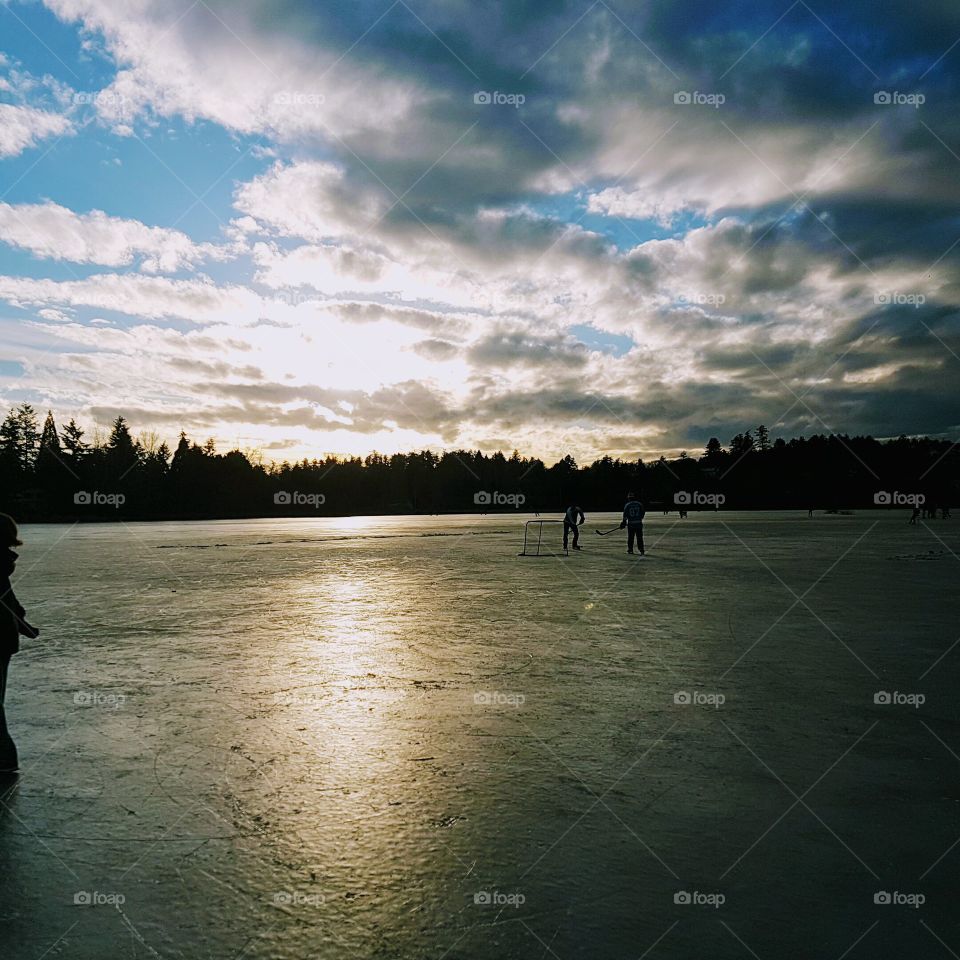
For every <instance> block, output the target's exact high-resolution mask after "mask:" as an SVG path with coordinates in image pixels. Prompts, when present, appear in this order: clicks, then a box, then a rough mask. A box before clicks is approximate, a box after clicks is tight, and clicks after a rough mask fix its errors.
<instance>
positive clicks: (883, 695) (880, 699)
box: [873, 690, 893, 703]
mask: <svg viewBox="0 0 960 960" xmlns="http://www.w3.org/2000/svg"><path fill="white" fill-rule="evenodd" d="M873 702H874V703H893V697H892V696H891V695H890V693H889V692H888V691H886V690H878V691H877V692H876V693H875V694H874V695H873Z"/></svg>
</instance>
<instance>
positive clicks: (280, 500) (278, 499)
mask: <svg viewBox="0 0 960 960" xmlns="http://www.w3.org/2000/svg"><path fill="white" fill-rule="evenodd" d="M292 501H293V498H292V497H291V496H290V494H289V493H287V491H286V490H278V491H277V492H276V493H275V494H274V495H273V502H274V503H276V504H278V505H283V504H290V503H291V502H292Z"/></svg>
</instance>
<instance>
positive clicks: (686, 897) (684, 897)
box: [673, 890, 692, 904]
mask: <svg viewBox="0 0 960 960" xmlns="http://www.w3.org/2000/svg"><path fill="white" fill-rule="evenodd" d="M673 902H674V903H681V904H687V903H691V902H692V900H691V897H690V894H689V893H688V892H687V891H686V890H678V891H677V892H676V893H675V894H674V895H673Z"/></svg>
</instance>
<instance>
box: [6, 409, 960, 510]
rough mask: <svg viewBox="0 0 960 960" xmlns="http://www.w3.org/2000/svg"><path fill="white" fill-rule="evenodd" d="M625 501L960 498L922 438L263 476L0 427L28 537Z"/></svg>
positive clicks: (829, 439)
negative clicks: (32, 532)
mask: <svg viewBox="0 0 960 960" xmlns="http://www.w3.org/2000/svg"><path fill="white" fill-rule="evenodd" d="M628 491H634V492H636V493H637V494H638V495H639V496H640V497H641V498H642V499H643V500H644V501H645V502H646V503H647V505H648V507H649V508H652V509H660V508H663V509H677V508H678V507H683V508H685V509H688V510H696V509H714V508H723V509H786V508H790V509H800V508H802V509H819V510H840V509H852V508H858V507H860V508H862V507H873V506H876V505H881V506H891V507H904V506H910V505H912V504H913V503H915V502H922V503H924V504H925V505H926V506H928V507H929V506H940V507H941V508H942V507H949V505H950V504H951V503H952V502H953V501H954V500H956V499H957V494H958V492H960V448H958V446H957V445H956V443H954V442H952V441H949V440H943V439H932V438H929V437H919V438H918V437H910V438H908V437H902V436H901V437H898V438H896V439H892V440H883V441H880V440H876V439H874V438H873V437H866V436H855V437H851V436H847V435H843V434H831V435H814V436H810V437H796V438H793V439H791V440H789V441H786V440H783V439H782V438H777V439H771V437H770V432H769V431H768V430H767V428H766V427H765V426H763V425H761V426H758V427H756V428H755V429H750V430H746V431H744V432H743V433H740V434H737V435H736V436H735V437H733V438H732V439H731V440H730V442H729V444H728V445H727V446H726V447H724V446H723V444H722V443H721V442H720V440H719V439H718V438H716V437H713V438H711V439H710V440H709V442H708V443H707V444H706V447H705V449H704V450H703V452H702V453H700V454H699V455H689V454H688V453H687V452H683V453H681V454H680V455H679V456H678V457H676V458H673V459H667V458H666V457H661V458H660V459H659V460H655V461H651V462H644V461H643V460H639V459H638V460H621V459H615V458H612V457H609V456H606V457H601V458H600V459H597V460H594V461H593V462H592V463H591V464H589V466H579V465H578V464H577V463H576V461H575V460H574V459H573V457H571V456H565V457H563V458H561V459H560V460H559V461H557V462H556V463H555V464H553V465H552V466H547V465H546V464H545V463H544V462H543V461H542V460H539V459H537V458H528V457H523V456H521V455H520V453H519V452H518V451H516V450H515V451H513V453H512V454H511V455H510V456H505V455H504V454H503V453H501V452H497V453H494V454H492V455H486V454H483V453H481V452H480V451H479V450H474V451H471V450H451V451H446V452H444V453H434V452H433V451H431V450H421V451H419V452H414V453H403V454H393V455H390V456H386V455H383V454H379V453H371V454H370V455H369V456H366V457H333V456H328V457H323V458H319V459H313V460H306V459H304V460H301V461H299V462H297V463H288V462H284V463H271V462H265V461H264V460H263V458H262V457H260V456H259V455H257V454H256V453H252V454H251V453H244V452H242V451H240V450H231V451H229V452H227V453H218V452H217V450H216V444H215V442H214V441H213V440H207V441H206V442H205V443H203V444H197V443H195V442H193V441H191V440H190V439H189V438H188V437H187V436H186V434H184V433H181V434H180V439H179V442H178V443H177V445H176V448H175V449H174V450H172V451H171V450H170V448H169V447H168V446H167V444H166V443H164V442H161V441H160V440H159V439H158V438H157V437H156V435H154V434H151V433H141V434H139V435H138V436H134V435H133V433H132V432H131V429H130V426H129V424H128V423H127V421H126V419H125V418H124V417H122V416H119V417H117V418H116V420H115V421H114V422H113V424H112V426H111V428H110V430H109V432H107V433H105V434H101V433H100V432H95V433H94V434H93V436H91V437H89V438H88V436H87V433H86V431H84V430H83V429H82V428H81V427H80V426H79V425H78V424H77V423H76V421H75V420H73V419H71V420H70V421H69V422H68V423H67V424H66V425H64V426H63V427H58V426H57V423H56V421H55V419H54V416H53V414H52V412H48V413H47V415H46V418H45V419H44V421H43V423H42V424H41V423H40V420H39V417H38V415H37V413H36V411H35V410H34V408H33V407H32V406H31V405H30V404H28V403H24V404H21V405H19V406H18V407H15V408H14V409H12V410H11V411H10V412H9V413H8V414H7V416H6V417H5V419H4V420H3V422H2V423H0V510H2V511H4V512H7V513H11V514H13V515H14V516H15V517H16V518H17V519H18V520H20V521H27V522H29V521H34V522H37V521H73V520H116V519H128V520H151V519H206V518H230V517H263V516H266V517H269V516H348V515H356V514H394V513H395V514H406V513H420V514H428V513H490V512H514V511H523V512H530V511H540V512H555V511H558V510H562V509H563V508H564V507H566V506H567V505H569V504H570V503H574V502H575V503H578V504H579V505H581V506H582V507H583V508H584V509H585V510H593V511H600V510H617V509H619V508H620V507H621V506H622V504H623V500H624V496H625V495H626V493H627V492H628ZM911 498H912V499H911Z"/></svg>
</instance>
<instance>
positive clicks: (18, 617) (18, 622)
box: [0, 513, 40, 776]
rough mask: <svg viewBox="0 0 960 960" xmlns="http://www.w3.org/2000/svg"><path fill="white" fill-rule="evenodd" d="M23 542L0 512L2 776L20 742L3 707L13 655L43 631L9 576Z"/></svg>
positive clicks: (10, 766) (14, 764)
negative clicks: (34, 624)
mask: <svg viewBox="0 0 960 960" xmlns="http://www.w3.org/2000/svg"><path fill="white" fill-rule="evenodd" d="M21 542H22V541H21V540H20V539H19V538H18V536H17V525H16V523H14V521H13V517H9V516H7V514H5V513H0V776H2V775H4V774H7V775H9V774H12V773H16V772H17V765H18V761H17V746H16V744H15V743H14V742H13V738H12V737H11V736H10V733H9V731H8V730H7V718H6V714H5V713H4V708H3V704H4V700H5V699H6V693H7V669H8V668H9V666H10V658H11V657H12V656H13V655H14V654H15V653H16V652H17V651H18V650H19V649H20V637H21V635H22V636H24V637H29V638H30V639H34V638H35V637H38V636H39V635H40V631H39V630H37V629H36V627H31V626H30V624H29V623H27V621H26V620H25V619H24V617H25V616H26V611H25V610H24V609H23V607H21V606H20V604H19V603H18V601H17V598H16V596H15V595H14V593H13V588H12V587H11V586H10V576H11V574H12V573H13V571H14V568H15V567H16V565H17V555H16V554H15V553H14V552H13V550H12V549H11V548H12V547H18V546H20V544H21Z"/></svg>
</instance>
